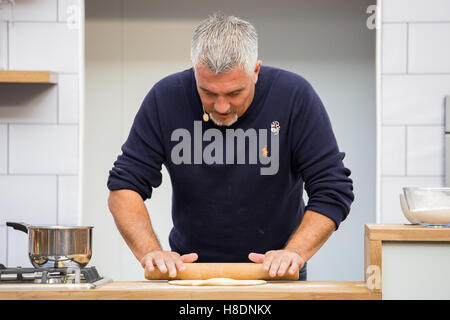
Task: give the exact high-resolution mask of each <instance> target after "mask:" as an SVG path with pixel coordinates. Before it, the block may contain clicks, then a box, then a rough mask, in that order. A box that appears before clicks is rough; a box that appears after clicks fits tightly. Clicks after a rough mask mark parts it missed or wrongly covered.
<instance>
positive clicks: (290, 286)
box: [0, 280, 381, 300]
mask: <svg viewBox="0 0 450 320" xmlns="http://www.w3.org/2000/svg"><path fill="white" fill-rule="evenodd" d="M20 299H27V300H279V299H281V300H315V299H322V300H325V299H327V300H336V299H337V300H379V299H381V294H380V293H376V292H373V291H370V290H369V289H367V287H366V284H365V282H362V281H361V282H359V281H357V282H353V281H346V282H320V281H268V283H267V284H264V285H258V286H241V287H237V286H236V287H232V286H226V287H211V286H202V287H185V286H175V285H170V284H168V283H167V281H165V280H160V281H138V282H111V283H106V284H104V285H103V286H101V287H99V288H96V289H88V290H48V289H47V290H0V300H20Z"/></svg>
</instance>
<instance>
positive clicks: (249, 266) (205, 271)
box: [145, 262, 298, 280]
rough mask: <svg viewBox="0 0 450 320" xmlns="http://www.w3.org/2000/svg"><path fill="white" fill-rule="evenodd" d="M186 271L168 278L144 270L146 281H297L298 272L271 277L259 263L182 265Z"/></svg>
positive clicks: (164, 275) (158, 273)
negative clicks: (213, 279)
mask: <svg viewBox="0 0 450 320" xmlns="http://www.w3.org/2000/svg"><path fill="white" fill-rule="evenodd" d="M184 266H185V267H186V269H185V270H184V271H182V272H180V271H178V270H177V275H176V277H174V278H170V277H169V272H166V273H162V272H161V271H159V270H158V268H157V267H155V270H154V271H152V272H149V271H148V270H147V269H146V270H145V278H146V279H147V280H206V279H211V278H231V279H236V280H298V270H297V272H296V273H294V274H293V275H292V274H289V273H288V272H286V273H285V274H284V276H282V277H279V276H278V275H277V276H275V277H273V278H272V277H271V276H270V275H269V273H268V272H266V271H264V270H263V269H262V264H260V263H201V262H194V263H184Z"/></svg>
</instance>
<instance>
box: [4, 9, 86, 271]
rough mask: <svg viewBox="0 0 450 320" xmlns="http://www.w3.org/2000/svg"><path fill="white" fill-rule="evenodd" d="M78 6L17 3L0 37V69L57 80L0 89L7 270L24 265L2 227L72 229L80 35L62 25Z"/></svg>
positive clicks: (17, 241) (22, 240) (11, 234)
mask: <svg viewBox="0 0 450 320" xmlns="http://www.w3.org/2000/svg"><path fill="white" fill-rule="evenodd" d="M78 2H79V1H78V0H72V1H69V0H16V1H15V4H16V5H15V7H14V10H13V15H12V16H13V20H12V21H10V22H9V23H8V24H7V27H6V28H1V29H0V30H1V31H0V32H2V34H1V35H0V38H1V41H0V68H5V69H10V70H50V71H54V72H57V73H58V75H59V82H58V84H56V85H46V84H42V85H41V84H0V263H3V264H5V265H8V266H19V265H20V266H30V262H29V261H28V257H27V252H28V248H27V246H28V244H27V239H28V237H27V235H26V234H25V233H22V232H20V231H16V230H13V229H11V228H7V227H6V221H23V222H26V223H30V224H77V222H78V216H77V214H78V213H77V202H78V199H77V198H78V195H77V186H78V102H79V99H78V94H79V89H78V86H79V85H78V80H79V66H78V64H79V59H78V58H79V53H78V50H79V49H78V48H79V43H78V36H79V35H78V29H74V28H73V27H71V26H69V25H68V24H67V23H66V21H67V20H68V13H71V12H73V10H72V11H70V10H67V8H68V6H72V5H79V3H78ZM69 18H70V17H69ZM4 25H6V23H4Z"/></svg>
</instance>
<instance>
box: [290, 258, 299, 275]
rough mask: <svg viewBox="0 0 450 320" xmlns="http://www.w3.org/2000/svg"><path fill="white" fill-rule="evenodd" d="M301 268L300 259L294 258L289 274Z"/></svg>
mask: <svg viewBox="0 0 450 320" xmlns="http://www.w3.org/2000/svg"><path fill="white" fill-rule="evenodd" d="M298 269H300V263H299V259H294V260H293V261H292V264H291V267H290V268H289V274H294V273H296V272H297V271H298Z"/></svg>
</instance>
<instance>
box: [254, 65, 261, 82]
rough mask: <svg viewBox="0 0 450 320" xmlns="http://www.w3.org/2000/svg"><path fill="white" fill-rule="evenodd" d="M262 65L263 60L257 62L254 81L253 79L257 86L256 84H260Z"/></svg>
mask: <svg viewBox="0 0 450 320" xmlns="http://www.w3.org/2000/svg"><path fill="white" fill-rule="evenodd" d="M261 64H262V61H261V60H258V61H256V65H255V70H254V79H253V80H254V83H255V84H256V82H258V75H259V71H260V69H261Z"/></svg>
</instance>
